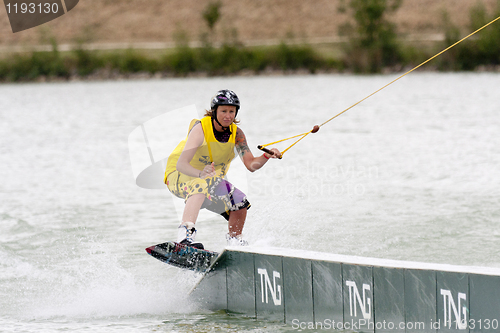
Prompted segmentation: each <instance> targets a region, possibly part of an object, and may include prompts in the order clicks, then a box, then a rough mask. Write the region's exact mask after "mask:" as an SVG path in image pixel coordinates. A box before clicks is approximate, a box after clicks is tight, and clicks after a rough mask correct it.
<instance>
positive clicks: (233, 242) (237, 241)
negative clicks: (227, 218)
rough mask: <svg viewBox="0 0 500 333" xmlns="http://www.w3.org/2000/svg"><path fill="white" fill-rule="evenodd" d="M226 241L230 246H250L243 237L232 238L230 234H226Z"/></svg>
mask: <svg viewBox="0 0 500 333" xmlns="http://www.w3.org/2000/svg"><path fill="white" fill-rule="evenodd" d="M226 240H227V245H228V246H248V242H247V241H246V240H244V239H243V238H242V237H241V235H238V236H235V237H232V236H230V235H229V233H227V234H226Z"/></svg>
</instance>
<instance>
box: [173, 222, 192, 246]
mask: <svg viewBox="0 0 500 333" xmlns="http://www.w3.org/2000/svg"><path fill="white" fill-rule="evenodd" d="M195 238H196V229H195V228H194V223H193V222H182V223H181V225H180V226H179V227H178V228H177V243H182V242H183V241H185V242H184V243H193V242H194V239H195Z"/></svg>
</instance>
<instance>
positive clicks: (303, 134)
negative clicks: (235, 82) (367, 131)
mask: <svg viewBox="0 0 500 333" xmlns="http://www.w3.org/2000/svg"><path fill="white" fill-rule="evenodd" d="M498 20H500V16H499V17H497V18H496V19H494V20H493V21H491V22H490V23H488V24H485V25H484V26H482V27H481V28H479V29H477V30H476V31H474V32H472V33H470V34H469V35H467V36H465V37H464V38H462V39H461V40H459V41H458V42H456V43H455V44H453V45H451V46H448V47H447V48H446V49H444V50H443V51H441V52H439V53H438V54H436V55H434V56H433V57H431V58H429V59H427V60H426V61H424V62H423V63H421V64H420V65H418V66H416V67H414V68H412V69H411V70H409V71H408V72H406V73H404V74H403V75H401V76H399V77H398V78H396V79H394V80H392V81H391V82H389V83H388V84H386V85H385V86H383V87H382V88H380V89H378V90H376V91H374V92H373V93H371V94H370V95H368V96H366V97H365V98H363V99H362V100H360V101H358V102H356V103H354V104H353V105H351V106H350V107H348V108H347V109H345V110H343V111H342V112H340V113H338V114H336V115H335V116H333V117H331V118H330V119H328V120H327V121H325V122H324V123H322V124H321V125H314V127H313V129H312V130H310V131H309V132H305V133H302V134H297V135H294V136H292V137H289V138H286V139H282V140H278V141H275V142H270V143H268V144H265V145H258V146H257V148H258V149H260V150H262V151H264V152H266V153H268V154H271V155H273V154H274V153H273V152H272V151H271V150H269V149H267V148H266V147H267V146H269V145H274V144H276V143H280V142H283V141H287V140H291V139H294V138H299V139H298V140H297V141H295V142H294V143H293V144H292V145H290V146H289V147H288V148H286V149H285V150H283V151H282V152H281V156H280V157H279V158H280V159H281V158H282V157H283V154H285V153H286V152H287V151H288V150H289V149H290V148H292V147H293V146H295V145H296V144H297V143H298V142H299V141H300V140H302V139H304V138H305V137H306V136H308V135H309V134H311V133H316V132H318V131H319V129H320V127H322V126H323V125H325V124H326V123H328V122H330V121H332V120H333V119H335V118H337V117H338V116H340V115H341V114H343V113H344V112H347V111H348V110H350V109H352V108H353V107H355V106H356V105H358V104H360V103H361V102H363V101H365V100H367V99H368V98H370V97H372V96H373V95H375V94H376V93H378V92H379V91H381V90H382V89H385V88H387V87H388V86H390V85H391V84H393V83H394V82H396V81H398V80H399V79H401V78H403V77H404V76H406V75H407V74H410V73H411V72H413V71H414V70H416V69H417V68H420V67H422V66H423V65H425V64H426V63H428V62H429V61H431V60H433V59H434V58H437V57H439V56H440V55H441V54H443V53H445V52H446V51H448V50H449V49H451V48H452V47H454V46H456V45H458V44H460V43H461V42H463V41H464V40H466V39H467V38H469V37H471V36H473V35H475V34H476V33H478V32H479V31H481V30H483V29H484V28H486V27H487V26H489V25H490V24H492V23H494V22H496V21H498Z"/></svg>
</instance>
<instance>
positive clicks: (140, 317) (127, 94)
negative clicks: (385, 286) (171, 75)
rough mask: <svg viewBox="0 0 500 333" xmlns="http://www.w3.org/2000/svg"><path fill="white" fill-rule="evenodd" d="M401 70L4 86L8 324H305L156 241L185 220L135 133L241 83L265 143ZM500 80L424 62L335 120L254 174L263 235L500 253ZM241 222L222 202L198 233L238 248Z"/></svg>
mask: <svg viewBox="0 0 500 333" xmlns="http://www.w3.org/2000/svg"><path fill="white" fill-rule="evenodd" d="M392 79H394V77H393V76H366V77H365V76H349V75H332V76H303V77H300V76H299V77H254V78H211V79H168V80H158V81H155V80H152V81H126V82H78V83H54V84H16V85H2V86H0V96H1V98H0V110H1V111H0V142H1V145H0V174H1V180H2V181H1V182H0V202H1V204H0V286H1V289H0V296H1V297H0V331H2V332H33V331H37V332H62V331H73V330H75V331H79V332H118V331H124V330H126V331H135V332H151V331H159V332H171V331H172V332H174V331H175V332H267V331H270V332H271V331H272V332H277V331H287V330H291V326H284V325H282V324H276V323H274V324H273V323H266V322H262V321H258V320H254V319H249V318H241V317H239V316H231V315H227V314H225V313H224V312H215V313H214V312H209V311H207V310H205V309H204V308H203V304H196V303H193V302H192V301H191V300H189V299H188V298H187V297H186V293H187V292H188V291H189V290H190V288H191V287H192V286H193V285H194V284H195V283H196V280H197V278H198V277H197V276H196V275H194V274H193V273H190V272H184V271H181V270H178V269H175V268H171V267H169V266H168V265H164V264H162V263H160V262H159V261H157V260H154V259H153V258H151V257H149V256H148V255H147V254H146V252H145V251H144V248H145V247H147V246H150V245H152V244H156V243H160V242H163V241H166V240H170V239H172V238H173V237H174V235H175V228H176V225H177V223H178V220H177V214H176V213H175V209H174V204H173V203H172V201H171V198H170V196H169V195H168V193H166V192H165V191H162V190H146V189H141V188H139V187H137V186H136V185H135V183H134V179H133V176H132V171H131V166H130V159H129V154H128V147H127V138H128V135H129V133H130V132H131V131H132V130H133V129H134V128H136V127H137V126H139V125H140V124H141V123H143V122H145V121H147V120H149V119H151V118H153V117H155V116H158V115H161V114H164V113H165V112H168V111H170V110H174V109H177V108H180V107H184V106H186V105H189V104H193V103H194V104H196V106H197V109H198V110H199V111H200V112H201V111H202V110H203V109H204V108H206V107H207V106H208V103H209V100H210V97H211V96H212V95H213V93H214V92H215V91H217V90H218V89H221V88H230V89H233V90H235V91H236V92H237V93H238V95H239V96H240V99H241V101H242V105H243V106H242V109H241V112H240V115H241V117H240V118H241V120H242V122H241V127H242V128H243V130H244V131H245V133H246V136H247V140H248V143H249V145H250V146H251V148H252V150H253V152H254V153H255V154H258V151H257V150H256V149H255V148H254V147H255V146H256V145H258V144H265V143H268V142H271V141H275V140H278V139H282V138H285V137H288V136H291V135H295V134H299V133H303V132H305V131H308V130H309V129H311V128H312V126H313V125H314V124H318V123H322V122H323V121H325V120H326V119H328V118H330V117H332V116H333V115H335V114H337V113H338V112H340V111H342V110H344V109H345V108H346V107H348V106H350V105H351V104H353V103H355V102H357V101H358V100H360V99H361V98H363V97H365V96H366V95H368V94H369V93H371V92H373V91H375V90H376V89H378V88H380V87H381V86H383V85H385V84H386V83H387V82H390V81H391V80H392ZM499 84H500V76H499V75H498V74H487V73H485V74H477V73H470V74H432V73H416V74H411V75H409V76H407V77H405V78H404V79H402V80H400V81H398V82H397V83H395V84H394V85H392V86H390V87H389V88H387V89H385V90H383V91H382V92H380V93H378V94H376V95H375V96H373V97H371V98H370V99H368V100H367V101H365V102H363V103H362V104H360V105H358V106H356V107H355V108H353V109H352V110H350V111H348V112H347V113H345V114H344V115H342V116H340V117H339V118H337V119H335V120H333V121H332V122H330V123H328V124H326V125H325V126H323V127H322V128H321V130H320V131H319V132H318V133H317V134H311V135H310V136H308V137H307V138H306V139H304V140H303V141H301V142H300V143H299V144H298V145H296V146H295V147H293V148H292V149H290V150H289V151H288V152H287V153H286V154H285V156H284V158H283V160H280V161H277V160H273V161H270V162H269V163H268V165H266V166H265V168H264V169H262V170H260V171H258V172H256V173H253V174H250V173H247V180H246V181H245V182H246V184H240V185H241V186H242V187H243V186H245V187H247V188H248V191H247V194H248V195H249V200H250V202H251V203H252V209H251V210H249V214H248V220H247V221H248V222H247V225H246V227H245V235H246V238H247V239H248V240H249V241H250V242H251V243H252V244H254V245H259V246H262V247H266V246H278V247H294V248H300V249H305V250H314V251H322V252H331V253H340V254H349V255H358V256H370V257H379V258H388V259H401V260H414V261H423V262H435V263H448V264H457V265H475V266H489V267H500V259H499V258H500V256H499V254H500V245H499V244H500V242H499V239H500V231H499V229H498V227H497V225H498V220H499V217H500V208H499V207H500V205H499V203H500V200H499V198H500V186H499V185H500V173H499V166H500V145H498V133H500V115H499V110H500V103H499V102H498V98H497V91H498V86H499ZM186 127H187V124H186ZM166 130H168V129H166ZM179 139H180V138H179ZM286 146H287V145H286V143H285V144H280V145H278V147H279V148H281V149H283V148H285V147H286ZM234 167H235V168H236V167H237V166H234ZM225 228H226V223H225V221H224V220H222V219H221V218H219V217H217V216H212V217H211V218H210V219H209V220H206V221H202V222H200V224H199V225H198V229H199V238H198V239H199V240H200V241H203V242H204V243H205V244H206V246H207V247H209V248H211V249H214V250H221V249H222V248H223V246H224V241H225V240H224V234H225Z"/></svg>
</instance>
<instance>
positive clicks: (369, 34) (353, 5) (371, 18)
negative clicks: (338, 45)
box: [339, 0, 402, 73]
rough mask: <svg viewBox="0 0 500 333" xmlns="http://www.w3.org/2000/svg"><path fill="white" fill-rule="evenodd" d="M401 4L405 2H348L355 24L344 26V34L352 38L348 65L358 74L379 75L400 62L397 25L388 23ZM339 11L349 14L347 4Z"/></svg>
mask: <svg viewBox="0 0 500 333" xmlns="http://www.w3.org/2000/svg"><path fill="white" fill-rule="evenodd" d="M401 4H402V0H349V3H348V6H349V9H350V10H351V11H352V12H353V18H354V22H355V23H354V25H353V24H352V23H348V24H346V25H344V26H343V27H342V30H341V33H344V34H346V35H347V36H348V37H349V43H348V45H347V48H346V59H345V61H346V62H348V63H351V65H352V66H353V67H354V68H355V70H356V71H368V72H372V73H373V72H380V71H381V69H382V68H383V67H386V66H391V65H394V64H396V63H397V62H398V61H400V60H401V52H400V50H399V46H398V43H397V39H396V37H397V35H396V28H395V25H394V24H392V23H391V22H389V21H388V20H387V14H388V13H393V12H395V11H396V10H397V9H398V8H399V7H400V6H401ZM339 11H340V12H347V11H348V9H347V8H346V4H345V0H342V2H341V6H340V7H339Z"/></svg>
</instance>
